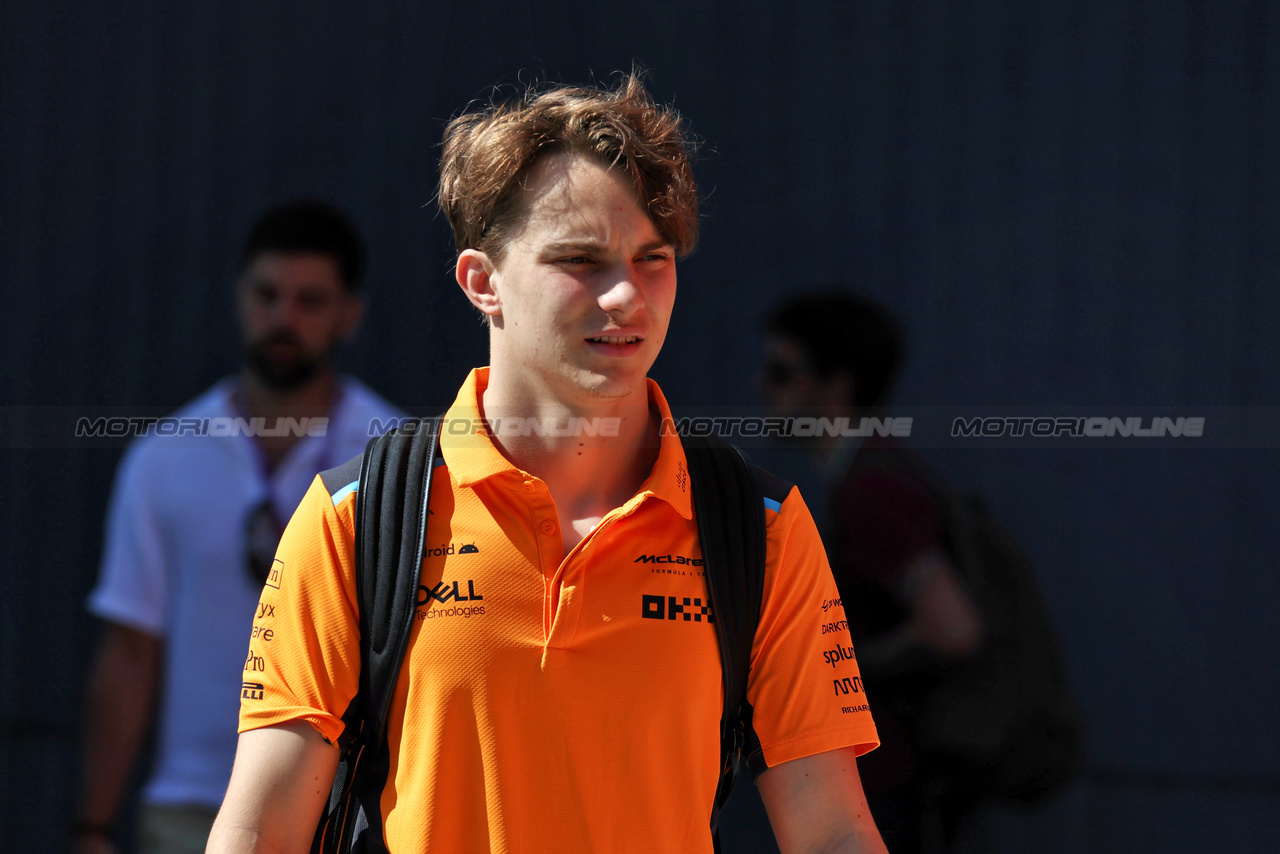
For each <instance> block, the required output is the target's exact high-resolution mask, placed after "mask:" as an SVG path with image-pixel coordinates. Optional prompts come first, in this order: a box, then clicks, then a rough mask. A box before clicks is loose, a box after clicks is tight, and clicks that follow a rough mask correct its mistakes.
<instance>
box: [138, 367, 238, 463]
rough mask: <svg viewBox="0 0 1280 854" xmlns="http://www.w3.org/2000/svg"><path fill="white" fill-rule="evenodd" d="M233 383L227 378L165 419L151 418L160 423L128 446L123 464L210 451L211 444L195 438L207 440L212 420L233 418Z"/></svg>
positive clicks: (231, 379)
mask: <svg viewBox="0 0 1280 854" xmlns="http://www.w3.org/2000/svg"><path fill="white" fill-rule="evenodd" d="M234 383H235V378H234V377H224V378H222V379H221V380H218V382H216V383H214V384H213V385H212V386H210V387H209V388H207V389H205V390H204V391H203V392H201V393H200V394H199V395H197V396H196V397H194V398H192V399H191V400H189V401H187V402H186V403H184V404H183V405H182V406H180V407H179V408H178V409H176V410H173V411H172V412H170V413H169V414H168V415H166V416H164V417H163V418H160V419H152V420H153V421H156V422H157V423H155V424H152V425H151V426H149V427H148V428H147V429H146V431H145V432H144V433H142V435H140V436H138V438H136V439H134V440H133V441H132V442H130V443H129V447H128V449H127V450H126V451H125V454H124V458H123V459H122V461H121V465H122V466H132V467H138V466H145V465H146V464H147V462H148V461H151V460H155V459H157V458H158V457H159V458H163V459H169V456H168V454H163V455H158V454H157V452H158V451H160V450H162V449H163V450H165V451H172V450H174V449H182V450H184V451H188V452H189V451H191V450H194V449H204V450H208V449H209V448H210V443H209V442H207V441H193V437H198V438H201V439H204V438H207V437H206V435H205V434H207V433H208V429H209V428H208V422H209V419H212V418H225V417H229V416H232V415H234V413H235V407H234V405H233V404H232V402H231V389H232V388H233V384H234ZM161 422H163V423H161Z"/></svg>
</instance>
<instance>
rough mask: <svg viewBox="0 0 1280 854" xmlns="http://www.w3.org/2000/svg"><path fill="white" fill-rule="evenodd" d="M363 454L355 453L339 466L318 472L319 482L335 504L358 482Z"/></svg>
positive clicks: (357, 485) (352, 490) (353, 489)
mask: <svg viewBox="0 0 1280 854" xmlns="http://www.w3.org/2000/svg"><path fill="white" fill-rule="evenodd" d="M363 460H364V454H356V455H355V456H354V457H352V458H351V459H349V460H347V461H346V462H345V463H343V464H342V465H340V466H335V467H334V468H331V469H329V470H328V471H322V472H320V482H321V483H323V484H324V488H325V489H327V490H328V491H329V497H330V498H331V499H333V503H334V504H337V503H338V502H339V501H341V500H342V499H343V498H345V497H346V496H347V495H348V494H350V493H351V492H354V491H355V490H356V489H357V488H358V487H359V484H360V465H361V462H362V461H363Z"/></svg>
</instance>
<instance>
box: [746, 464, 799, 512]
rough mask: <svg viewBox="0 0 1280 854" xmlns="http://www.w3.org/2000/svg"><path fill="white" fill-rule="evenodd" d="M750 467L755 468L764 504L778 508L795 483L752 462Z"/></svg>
mask: <svg viewBox="0 0 1280 854" xmlns="http://www.w3.org/2000/svg"><path fill="white" fill-rule="evenodd" d="M751 467H752V468H753V469H754V470H755V474H756V482H757V483H758V484H760V492H761V493H762V494H763V495H764V503H765V506H766V507H768V506H772V507H773V509H774V510H777V509H779V508H780V507H781V506H782V502H784V501H786V500H787V496H788V495H790V494H791V490H792V489H793V488H795V484H794V483H792V482H791V481H789V480H784V479H783V478H780V477H778V476H777V475H776V474H774V473H773V472H771V471H769V470H768V469H766V468H764V467H763V466H759V465H755V464H752V466H751Z"/></svg>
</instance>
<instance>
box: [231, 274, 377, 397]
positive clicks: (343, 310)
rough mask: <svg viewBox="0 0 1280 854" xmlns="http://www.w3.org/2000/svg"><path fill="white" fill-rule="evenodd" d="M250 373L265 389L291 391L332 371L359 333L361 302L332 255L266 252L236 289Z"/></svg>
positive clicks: (242, 277) (242, 278) (241, 330)
mask: <svg viewBox="0 0 1280 854" xmlns="http://www.w3.org/2000/svg"><path fill="white" fill-rule="evenodd" d="M236 297H237V305H238V309H239V315H240V332H241V335H242V336H243V338H244V346H245V357H246V359H247V360H248V364H249V369H250V370H251V371H253V373H254V375H255V376H257V377H258V379H260V380H261V381H262V382H263V383H264V384H265V385H267V386H268V387H270V388H273V389H275V390H277V391H289V390H291V389H295V388H298V387H299V386H301V385H304V384H305V383H306V382H307V381H308V380H310V379H311V378H312V377H314V376H315V375H316V373H317V371H318V370H319V369H320V368H321V367H325V366H327V365H328V364H329V363H330V362H331V360H332V357H333V352H334V350H335V349H336V348H337V345H338V342H339V341H341V340H342V339H343V338H345V337H346V336H347V335H349V334H350V333H351V331H352V330H353V329H354V328H355V325H356V322H357V321H358V320H359V317H360V301H359V300H358V299H357V298H356V297H354V296H352V295H351V294H349V293H348V292H347V290H346V288H345V287H344V286H343V284H342V277H341V274H340V273H339V270H338V264H337V262H336V261H335V260H334V259H333V258H331V257H329V256H328V255H317V254H311V253H299V254H294V253H282V252H263V253H262V254H260V255H258V256H256V257H255V258H254V259H253V261H252V262H251V263H250V264H249V266H248V268H247V269H246V270H245V271H244V275H243V276H241V277H240V281H239V283H238V284H237V287H236Z"/></svg>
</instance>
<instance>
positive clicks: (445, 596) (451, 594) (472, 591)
mask: <svg viewBox="0 0 1280 854" xmlns="http://www.w3.org/2000/svg"><path fill="white" fill-rule="evenodd" d="M461 584H462V582H461V581H454V582H453V583H452V584H451V583H449V582H447V581H441V582H440V583H439V584H437V585H436V586H435V587H427V586H426V585H425V584H419V585H418V602H417V604H418V607H422V606H423V605H425V604H427V603H428V602H430V601H431V600H432V599H434V600H436V601H437V602H441V603H444V602H479V601H480V600H481V599H483V598H484V597H483V596H481V595H480V594H479V593H477V592H476V583H475V582H474V581H472V580H470V579H468V581H467V592H466V593H463V592H462V587H461Z"/></svg>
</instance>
